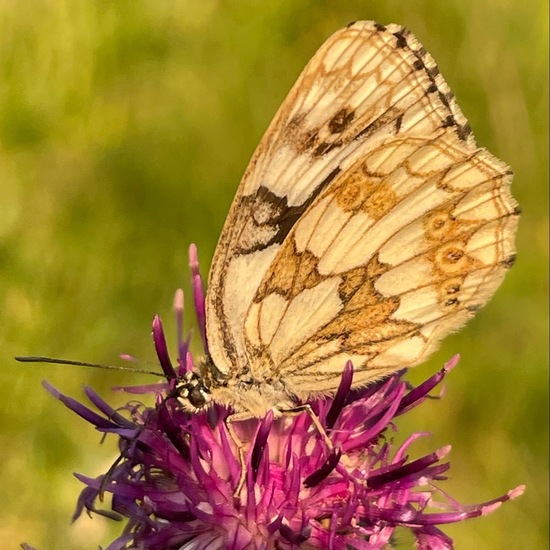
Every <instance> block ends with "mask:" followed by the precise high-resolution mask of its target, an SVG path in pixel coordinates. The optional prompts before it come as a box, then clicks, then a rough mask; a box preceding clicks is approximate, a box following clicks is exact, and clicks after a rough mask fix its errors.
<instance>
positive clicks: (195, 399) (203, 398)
mask: <svg viewBox="0 0 550 550" xmlns="http://www.w3.org/2000/svg"><path fill="white" fill-rule="evenodd" d="M175 394H176V397H177V400H178V402H179V403H180V405H181V406H182V408H183V409H184V410H185V411H187V412H197V411H200V410H202V409H204V408H206V407H208V405H209V404H210V402H211V400H212V397H211V394H210V388H209V387H208V386H207V385H206V383H205V381H204V379H203V377H202V376H201V375H200V374H198V373H196V372H193V371H191V372H188V373H187V374H186V375H185V377H184V378H182V379H181V380H179V381H178V383H177V385H176V388H175Z"/></svg>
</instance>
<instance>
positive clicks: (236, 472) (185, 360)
mask: <svg viewBox="0 0 550 550" xmlns="http://www.w3.org/2000/svg"><path fill="white" fill-rule="evenodd" d="M192 268H193V281H194V284H193V288H194V297H195V306H196V311H197V314H198V315H197V316H198V319H199V325H200V330H201V335H202V340H203V344H204V346H205V349H206V346H207V342H206V332H205V329H204V323H205V316H204V293H203V290H202V283H201V280H200V276H199V275H198V264H197V262H196V253H195V251H194V250H193V254H192ZM176 303H177V306H176V312H177V319H178V323H179V324H180V325H181V319H182V318H183V314H182V313H183V296H182V293H181V292H178V294H177V300H176ZM180 328H181V326H180ZM153 336H154V341H155V347H156V350H157V355H158V357H159V362H160V365H161V368H162V370H163V372H164V375H165V376H166V379H167V381H166V382H165V383H162V384H158V385H154V386H136V387H132V388H124V389H125V390H126V391H130V392H132V393H134V394H139V393H147V392H151V391H155V392H156V403H155V405H154V406H146V405H144V404H136V403H135V402H131V403H129V404H128V405H127V406H126V407H124V408H123V409H122V410H121V409H119V410H114V409H113V408H112V407H111V406H109V405H108V404H107V403H106V402H105V401H104V400H103V399H102V398H100V397H99V396H98V395H97V394H96V393H95V392H94V391H93V390H91V389H89V388H87V389H86V390H85V391H86V394H87V396H88V398H89V399H90V400H91V402H92V403H93V404H94V406H95V407H96V408H97V409H98V410H99V413H100V414H98V413H97V412H95V411H93V410H91V409H89V408H88V407H85V406H84V405H82V404H80V403H79V402H78V401H76V400H74V399H72V398H69V397H66V396H64V395H62V394H61V393H60V392H59V391H57V390H56V389H55V388H53V387H52V386H50V385H49V384H47V383H46V387H47V389H48V390H49V391H50V392H51V393H53V395H54V396H55V397H57V398H58V399H60V400H61V401H62V402H63V403H64V404H65V405H66V406H67V407H69V408H70V409H72V410H73V411H74V412H76V413H77V414H79V415H80V416H82V417H83V418H84V419H85V420H87V421H88V422H90V423H92V424H93V425H94V426H95V427H96V429H97V430H99V431H100V432H103V433H114V434H117V436H118V438H119V446H120V450H121V456H120V458H119V460H118V461H117V462H116V463H115V464H114V465H113V467H112V468H111V469H110V470H109V472H108V473H107V474H105V475H103V476H99V477H97V478H89V477H85V476H83V475H80V474H77V477H78V479H80V480H81V481H82V482H83V483H84V484H85V485H86V488H85V489H84V490H83V491H82V493H81V495H80V498H79V501H78V505H77V509H76V511H75V514H74V519H76V518H77V517H78V516H79V515H80V514H81V513H82V512H83V510H84V509H86V510H87V511H88V512H89V513H92V512H93V513H97V514H101V515H104V516H107V517H109V518H113V519H123V518H126V520H127V523H126V528H125V529H124V532H123V534H122V535H121V536H120V537H118V538H117V539H116V540H115V541H113V542H112V543H111V544H110V545H109V546H108V548H107V550H122V549H147V550H171V549H174V550H175V549H178V550H191V549H193V550H195V549H196V550H199V549H208V550H215V549H234V550H256V549H265V550H269V549H273V550H275V549H280V550H298V549H316V548H318V549H325V548H330V549H334V550H345V549H349V548H356V549H360V550H367V549H368V550H376V549H382V548H388V547H391V544H392V537H393V535H394V532H395V530H396V529H397V528H399V527H402V528H407V529H409V530H410V531H411V532H412V533H413V535H414V538H415V541H416V547H417V548H419V549H423V550H428V549H432V550H439V549H449V548H452V546H453V544H452V540H451V539H450V538H449V537H447V536H446V535H445V534H444V533H443V531H441V530H440V528H439V526H441V525H443V524H447V523H453V522H458V521H462V520H464V519H467V518H471V517H475V516H480V515H485V514H487V513H489V512H491V511H493V510H494V509H496V508H498V507H499V506H500V505H501V504H502V503H503V502H505V501H506V500H509V499H511V498H515V497H516V496H518V495H520V494H521V493H522V492H523V487H518V488H516V489H514V490H512V491H509V492H508V493H507V494H505V495H503V496H500V497H498V498H496V499H494V500H491V501H488V502H485V503H482V504H477V505H473V506H462V505H460V504H458V503H457V502H456V501H454V500H453V499H452V498H451V497H449V496H448V495H446V494H445V493H444V492H443V491H442V490H440V489H439V488H438V484H439V483H441V482H442V481H443V480H444V479H445V473H446V472H447V471H448V469H449V467H450V465H449V463H448V462H446V461H445V458H446V455H447V454H448V452H449V450H450V447H449V446H446V447H443V448H441V449H438V450H436V451H434V452H432V453H430V454H427V455H423V456H420V457H418V458H414V459H413V458H411V457H410V456H411V454H412V452H413V446H414V442H415V441H416V440H417V439H419V438H421V437H423V436H425V435H427V434H424V433H413V434H411V435H410V436H408V437H406V438H405V439H404V442H403V443H401V444H400V445H396V444H395V443H394V438H395V437H394V436H395V432H396V424H395V421H396V418H397V417H399V416H401V415H403V414H405V413H407V412H408V411H410V410H411V409H413V408H415V407H417V406H419V405H420V404H421V403H422V402H424V401H425V400H426V398H427V397H428V396H429V394H430V392H431V391H432V390H434V388H436V386H438V385H439V384H441V382H442V380H443V379H444V377H445V375H446V374H447V373H448V372H449V371H450V370H451V369H452V368H453V367H454V366H455V365H456V363H457V362H458V356H456V357H454V358H453V359H452V360H451V361H449V362H448V363H447V364H446V365H445V366H444V367H443V368H442V369H441V370H440V371H439V372H437V373H436V374H434V375H433V376H431V377H430V378H428V379H427V380H426V381H425V382H424V383H422V384H420V385H418V386H416V387H412V386H410V385H409V384H407V383H406V382H405V381H404V380H403V374H404V373H403V372H400V373H397V374H395V375H393V376H391V377H389V378H387V379H385V380H382V381H379V382H377V383H375V384H372V385H370V386H368V387H366V388H362V389H354V390H352V389H351V387H352V382H353V365H352V364H351V363H349V362H348V364H346V365H342V369H343V373H342V378H341V382H340V387H339V389H338V391H337V393H336V394H335V395H334V396H332V397H329V398H320V399H316V400H313V401H311V402H310V403H309V406H310V412H309V413H308V411H307V410H304V411H302V412H300V413H296V414H293V415H283V416H281V417H278V418H276V417H275V416H274V414H273V413H272V412H269V413H268V414H267V415H266V416H265V417H264V418H261V419H248V420H244V421H235V422H231V427H232V428H233V430H234V434H231V430H229V429H228V423H227V418H228V417H229V416H230V415H231V413H232V411H231V410H229V409H227V408H224V407H222V406H220V405H217V404H213V405H212V406H211V407H209V408H208V409H207V410H206V411H203V412H200V413H194V414H193V413H189V412H185V411H184V410H182V407H181V406H180V405H179V402H178V400H177V394H176V393H175V388H176V384H177V381H178V380H179V379H181V377H183V376H184V375H185V373H186V372H189V371H190V370H191V369H193V368H194V361H193V357H192V355H191V354H190V352H189V346H188V342H189V340H187V341H183V340H182V339H180V344H179V359H178V362H177V369H176V370H174V369H173V367H172V363H171V361H170V358H169V356H168V350H167V346H166V340H165V337H164V332H163V329H162V325H161V322H160V319H158V318H155V320H154V322H153ZM314 419H317V420H318V424H316V423H315V422H314V421H313V420H314ZM322 432H324V433H322ZM327 435H328V437H327ZM239 442H242V445H243V446H242V449H243V456H242V457H241V455H240V453H239ZM243 472H244V474H243V475H244V477H242V478H241V475H242V473H243ZM103 493H111V494H112V501H111V507H110V509H102V508H100V507H99V505H98V502H99V501H100V500H102V498H101V497H102V496H103ZM388 545H389V546H388Z"/></svg>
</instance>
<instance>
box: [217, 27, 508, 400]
mask: <svg viewBox="0 0 550 550" xmlns="http://www.w3.org/2000/svg"><path fill="white" fill-rule="evenodd" d="M510 181H511V175H510V173H509V171H508V169H507V167H506V166H504V165H503V164H502V163H500V162H499V161H498V160H497V159H495V158H494V157H492V156H491V155H490V154H489V153H488V152H486V151H484V150H482V149H480V148H478V147H477V145H476V144H475V141H474V139H473V136H472V135H471V132H470V130H469V127H468V123H467V121H466V119H465V118H464V116H463V115H462V113H461V112H460V109H459V108H458V106H457V105H456V103H455V101H454V98H453V95H452V93H451V92H450V90H449V88H448V87H447V85H446V84H445V82H444V81H443V79H442V77H441V75H440V74H439V72H438V70H437V67H436V65H435V63H434V61H433V59H432V58H431V57H430V56H429V55H428V54H427V53H426V52H425V50H424V49H423V48H422V46H421V45H420V44H419V43H418V41H416V39H415V38H414V37H413V36H412V35H411V34H410V33H409V32H408V31H406V30H405V29H403V28H402V27H399V26H396V25H390V26H387V27H382V26H380V25H377V24H375V23H371V22H358V23H354V24H352V25H350V26H348V27H347V28H345V29H342V30H340V31H338V32H337V33H335V34H334V35H333V36H332V37H330V38H329V39H328V40H327V42H325V44H324V45H323V46H322V47H321V48H320V49H319V51H318V52H317V53H316V54H315V56H314V57H313V58H312V60H311V61H310V63H309V64H308V65H307V67H306V68H305V69H304V71H303V73H302V74H301V76H300V77H299V79H298V81H297V83H296V84H295V86H294V87H293V89H292V90H291V92H290V94H289V96H288V98H287V99H286V100H285V102H284V103H283V105H282V106H281V108H280V110H279V112H278V113H277V115H276V117H275V119H274V121H273V122H272V124H271V125H270V127H269V129H268V131H267V133H266V135H265V136H264V138H263V140H262V142H261V143H260V145H259V147H258V149H257V151H256V152H255V154H254V156H253V159H252V161H251V163H250V165H249V167H248V169H247V171H246V173H245V175H244V178H243V181H242V183H241V186H240V187H239V190H238V192H237V196H236V198H235V200H234V202H233V205H232V208H231V211H230V214H229V216H228V219H227V221H226V225H225V227H224V230H223V232H222V235H221V237H220V242H219V243H218V247H217V250H216V254H215V257H214V261H213V267H212V269H211V274H210V282H209V290H208V295H207V323H208V325H207V331H208V338H209V346H210V353H211V355H212V358H213V360H214V362H215V364H216V365H217V366H218V368H221V369H222V370H226V371H229V370H232V369H235V371H236V372H242V371H243V370H244V369H247V368H249V369H250V370H251V371H252V375H253V376H254V377H256V378H260V379H269V377H276V378H278V379H280V380H282V381H283V382H284V383H285V385H286V386H287V388H288V391H289V392H291V393H294V394H295V395H299V396H307V395H309V394H311V393H314V392H320V393H323V392H329V391H332V390H334V389H335V388H336V386H337V384H338V381H339V374H340V373H341V371H342V369H343V366H344V364H345V361H346V360H347V359H352V360H353V361H354V365H355V369H356V377H355V382H356V383H362V382H366V381H368V380H370V379H373V378H375V377H377V376H379V375H380V374H381V373H385V372H389V371H393V370H397V369H399V368H403V367H405V366H411V365H413V364H417V363H419V362H421V361H422V360H423V359H425V358H426V357H427V355H428V354H429V353H431V351H433V349H434V348H435V346H436V344H437V342H438V341H439V340H440V338H441V337H443V336H444V335H445V334H447V333H448V332H450V331H452V330H454V329H456V328H458V327H459V326H461V325H462V324H463V323H464V322H465V320H466V319H467V318H468V317H470V316H471V315H473V313H474V311H475V310H477V309H478V308H479V307H480V306H481V305H483V304H484V303H485V302H486V301H487V300H488V299H489V297H490V296H491V295H492V294H493V292H494V291H495V289H496V288H497V287H498V285H499V284H500V281H501V279H502V277H503V275H504V272H505V270H506V267H507V266H508V265H509V264H510V263H511V261H510V258H511V257H512V255H513V235H514V230H515V224H516V219H517V217H516V214H517V212H516V205H515V202H514V200H513V199H512V197H511V195H510V193H509V185H510Z"/></svg>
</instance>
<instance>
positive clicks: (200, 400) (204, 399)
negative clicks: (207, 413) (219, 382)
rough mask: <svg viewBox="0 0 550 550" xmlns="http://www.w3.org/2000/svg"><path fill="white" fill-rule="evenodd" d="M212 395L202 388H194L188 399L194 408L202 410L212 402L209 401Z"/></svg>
mask: <svg viewBox="0 0 550 550" xmlns="http://www.w3.org/2000/svg"><path fill="white" fill-rule="evenodd" d="M209 397H210V394H209V393H208V392H207V391H206V389H205V388H202V387H200V386H196V387H194V388H193V389H192V390H191V391H190V392H189V395H188V396H187V399H189V402H190V403H191V405H193V407H196V408H197V409H200V408H202V407H204V405H206V403H208V401H210V399H209Z"/></svg>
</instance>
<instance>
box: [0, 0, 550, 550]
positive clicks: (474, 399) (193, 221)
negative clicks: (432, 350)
mask: <svg viewBox="0 0 550 550" xmlns="http://www.w3.org/2000/svg"><path fill="white" fill-rule="evenodd" d="M547 17H548V14H547V2H546V1H545V0H533V1H531V2H518V1H517V0H492V1H488V0H485V1H483V2H479V1H476V0H444V1H443V0H440V1H437V0H431V1H430V0H424V1H409V2H403V1H400V0H388V1H386V2H380V1H379V0H378V1H367V0H364V1H341V2H329V1H312V0H309V1H307V0H303V1H300V2H297V1H295V0H284V1H279V2H253V1H251V0H247V1H239V2H237V1H221V0H219V1H214V0H203V1H198V0H197V1H191V0H187V1H172V2H166V1H153V0H151V1H149V2H147V1H139V0H128V1H116V2H108V1H95V2H94V1H83V2H82V1H69V0H55V1H54V0H51V1H42V0H40V1H38V0H20V1H17V2H10V1H3V2H0V192H1V195H0V196H1V199H0V266H1V269H0V278H1V281H0V304H1V305H2V318H3V320H2V323H1V325H2V326H1V329H0V349H1V350H2V369H1V371H0V372H1V374H0V376H1V384H0V391H1V396H0V403H1V407H2V414H1V440H0V449H1V453H2V468H1V474H0V475H1V476H2V479H1V480H0V487H1V491H2V492H1V495H2V501H3V502H4V505H3V506H2V507H1V512H0V513H1V514H2V516H1V518H0V541H3V542H2V548H16V547H17V545H18V543H19V542H20V541H23V540H25V541H28V542H29V543H32V544H33V545H36V547H38V548H40V549H41V550H49V549H58V548H63V549H72V548H74V549H80V548H97V545H98V544H103V545H106V544H107V543H108V542H109V541H110V540H112V538H113V536H114V534H115V533H118V531H119V529H120V528H121V526H120V525H115V526H114V527H113V526H112V525H110V523H109V522H108V521H106V520H103V519H102V518H98V517H94V518H93V519H89V518H87V517H83V518H81V519H79V520H78V521H77V522H76V524H74V525H72V526H70V525H69V520H70V516H71V513H72V510H73V507H74V503H75V501H76V498H77V496H78V493H79V491H80V489H81V485H80V483H79V482H78V481H77V480H76V479H74V478H73V476H72V475H71V473H72V472H73V471H78V472H82V473H85V474H89V475H97V474H99V473H101V472H103V471H105V470H106V469H107V468H108V466H109V465H110V463H111V461H112V460H113V458H114V457H115V456H116V451H115V442H114V440H107V442H106V443H105V444H104V445H102V446H100V445H99V439H100V438H99V436H98V434H97V433H96V432H94V430H93V429H92V428H91V427H90V426H88V425H87V424H85V423H84V422H83V421H81V420H80V419H78V418H77V417H76V416H75V415H73V414H72V413H70V412H69V411H68V410H66V409H65V408H64V407H63V406H62V405H61V404H60V403H58V402H56V401H55V400H54V399H53V398H51V397H50V396H49V395H48V394H47V393H46V392H45V391H44V390H43V388H42V386H41V384H40V381H41V380H42V379H44V378H46V379H48V380H49V381H50V382H51V383H53V384H54V385H55V386H57V387H58V388H60V389H61V390H62V391H64V392H65V393H68V394H70V395H73V396H75V397H78V398H80V397H81V396H82V391H81V389H82V386H83V385H84V384H90V385H92V386H93V387H94V388H96V389H97V390H98V391H100V393H102V394H103V395H105V396H107V397H110V396H111V393H110V391H109V388H110V387H112V386H115V385H119V384H133V383H140V382H145V381H148V380H149V379H145V380H144V379H143V377H139V376H138V375H131V374H130V375H128V374H125V375H121V374H118V373H111V372H108V371H94V370H86V369H78V368H67V367H60V366H59V367H56V366H44V365H30V366H24V365H23V366H22V365H19V364H16V363H15V362H14V361H13V359H12V357H13V356H14V355H16V354H43V355H49V356H54V357H66V358H74V359H81V360H88V361H95V362H104V363H115V362H117V361H118V359H117V357H118V354H119V353H131V354H133V355H135V356H137V357H139V358H141V359H142V360H143V366H144V367H154V366H155V356H154V351H153V347H152V345H151V339H150V336H149V335H150V323H151V319H152V317H153V315H154V314H155V313H159V314H161V316H162V317H163V319H164V321H165V325H166V327H167V331H168V335H169V337H170V345H171V347H172V349H175V338H174V337H173V334H174V322H173V320H172V313H171V301H172V296H173V292H174V290H175V289H176V288H177V287H178V286H181V285H183V286H184V288H188V271H187V267H186V263H187V258H186V249H187V246H188V244H189V243H190V242H196V243H197V244H198V246H199V252H200V255H201V258H202V266H203V272H204V273H206V272H207V268H208V264H209V260H210V258H211V256H212V253H213V249H214V246H215V243H216V239H217V236H218V234H219V231H220V229H221V226H222V223H223V220H224V218H225V215H226V212H227V210H228V208H229V204H230V201H231V199H232V196H233V194H234V192H235V189H236V187H237V184H238V182H239V179H240V176H241V174H242V172H243V171H244V169H245V166H246V164H247V162H248V159H249V158H250V156H251V154H252V152H253V149H254V147H255V146H256V144H257V143H258V141H259V140H260V138H261V136H262V134H263V131H264V130H265V128H266V127H267V125H268V123H269V121H270V119H271V117H272V116H273V115H274V113H275V111H276V109H277V107H278V106H279V104H280V103H281V101H282V100H283V98H284V97H285V95H286V93H287V92H288V90H289V89H290V86H291V85H292V83H293V82H294V80H295V78H296V77H297V75H298V74H299V71H300V70H301V69H302V68H303V66H304V65H305V63H306V62H307V61H308V59H309V58H310V57H311V55H312V54H313V53H314V51H315V50H316V48H317V47H318V46H319V45H320V44H321V43H322V42H323V40H324V39H325V38H326V37H328V36H329V35H330V34H331V33H332V32H334V31H335V30H336V29H338V28H339V27H341V26H343V25H345V24H346V23H348V22H349V21H352V20H357V19H375V20H377V21H379V22H382V23H390V22H395V23H400V24H403V25H405V26H407V27H409V28H410V29H411V30H412V31H413V32H414V33H415V34H416V36H417V37H418V38H419V39H420V40H421V42H422V43H423V44H424V45H425V46H426V48H427V49H428V50H429V51H430V52H431V53H432V55H433V56H434V57H435V59H436V61H437V63H438V64H439V67H440V69H441V71H442V73H443V74H444V76H445V78H446V80H447V82H448V83H449V84H450V86H451V87H452V89H453V91H454V92H455V94H456V95H457V98H458V101H459V104H460V105H461V107H462V109H463V111H464V112H465V114H466V116H467V117H468V118H469V120H470V122H471V125H472V127H473V129H474V133H475V135H476V137H477V140H478V142H479V143H480V144H481V145H483V146H486V147H487V148H489V149H490V150H491V151H492V152H493V153H494V154H495V155H497V156H498V157H500V158H502V159H504V160H505V161H506V162H508V163H509V164H510V165H511V166H512V167H513V169H514V172H515V174H516V176H515V182H514V186H513V192H514V195H515V196H516V197H517V199H518V201H519V203H520V205H521V206H522V209H523V216H522V218H521V223H520V228H519V235H518V261H517V264H516V266H515V267H514V268H513V269H512V270H511V272H510V273H509V275H508V277H507V279H506V281H505V282H504V284H503V286H502V288H501V289H500V290H499V291H498V293H497V295H496V296H495V298H494V299H493V300H492V302H491V303H490V304H489V305H488V306H487V307H486V308H485V309H484V310H483V311H482V312H481V313H480V314H479V315H478V316H477V318H476V319H475V320H474V321H472V322H471V323H470V324H469V325H468V327H467V328H466V329H465V330H463V331H462V332H461V333H460V334H458V335H454V336H452V337H450V338H448V339H447V340H446V342H445V344H444V345H443V347H442V349H441V351H440V352H438V354H437V355H436V356H435V357H434V358H433V359H431V360H430V361H429V364H427V365H425V366H423V367H419V368H418V369H416V370H415V371H414V372H412V373H411V375H410V376H411V378H412V379H414V380H415V381H420V380H421V379H423V378H425V377H427V376H428V375H429V374H431V373H432V372H433V371H435V370H436V369H437V368H439V366H440V365H441V364H442V363H443V362H444V361H445V360H446V359H448V358H449V357H451V356H452V355H453V354H454V353H456V352H460V353H461V355H462V360H461V363H460V365H459V367H458V368H457V369H456V370H455V371H454V372H453V373H452V374H451V375H450V376H449V377H448V379H447V384H446V395H445V398H444V399H443V400H442V401H434V402H429V403H427V404H425V405H424V406H423V407H421V410H418V411H417V412H415V413H414V414H413V415H410V418H409V419H408V420H406V421H405V419H403V420H404V422H403V423H402V424H401V426H402V428H401V432H402V433H404V434H406V433H407V430H409V429H415V430H428V431H431V432H433V434H434V436H433V437H432V438H431V439H430V441H429V442H425V443H422V444H419V445H418V446H417V449H418V452H419V453H420V452H422V450H428V449H433V448H436V447H438V446H441V445H443V444H446V443H451V444H452V445H453V452H452V453H451V460H452V464H453V468H452V470H451V479H450V481H449V482H447V483H446V484H444V485H443V487H444V488H445V489H447V490H448V491H449V492H450V493H451V494H452V495H453V496H455V497H456V498H457V499H458V500H460V501H461V502H464V503H475V502H479V501H482V500H488V499H491V498H493V497H496V496H498V495H500V494H503V493H505V492H506V491H507V490H509V489H511V488H513V487H515V486H516V485H519V484H522V483H525V484H526V485H527V491H526V493H525V495H524V496H523V497H522V498H520V499H518V500H516V501H514V502H511V503H507V504H506V505H504V506H503V507H502V508H501V509H500V510H498V511H496V512H495V513H493V514H492V515H490V516H488V517H485V518H480V519H476V520H473V521H470V522H467V523H464V524H461V525H457V526H450V527H448V528H447V529H446V532H447V533H448V534H450V535H451V536H452V537H454V539H455V540H456V546H457V548H459V549H463V548H465V549H474V548H475V549H477V548H483V549H485V548H487V549H501V548H529V549H543V548H547V544H548V539H547V513H548V510H547V508H548V499H547V497H548V493H547V487H548V456H547V450H548V440H547V435H548V418H547V415H548V369H547V307H546V303H547V260H548V254H547V221H548V216H547V198H548V197H547V176H548V174H547V160H548V157H547V147H548V133H547V101H548V86H547V78H548V71H547V63H548V59H547V41H548V28H547ZM112 399H113V402H115V403H117V402H122V401H121V396H120V395H114V396H113V397H112ZM423 445H424V447H423ZM115 528H116V529H115Z"/></svg>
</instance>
